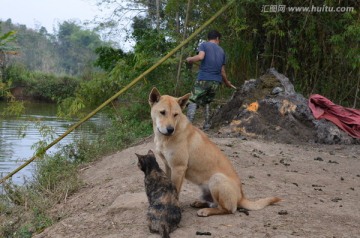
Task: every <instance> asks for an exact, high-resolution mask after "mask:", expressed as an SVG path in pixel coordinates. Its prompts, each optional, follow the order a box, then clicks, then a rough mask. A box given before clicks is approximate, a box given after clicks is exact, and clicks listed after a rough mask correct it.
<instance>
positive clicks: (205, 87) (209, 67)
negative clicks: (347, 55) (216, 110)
mask: <svg viewBox="0 0 360 238" xmlns="http://www.w3.org/2000/svg"><path fill="white" fill-rule="evenodd" d="M220 38H221V34H220V33H219V32H218V31H216V30H212V31H210V32H209V33H208V41H207V42H204V43H202V44H201V45H200V46H199V53H198V54H197V55H195V56H193V57H188V58H186V61H187V62H188V63H195V62H198V61H201V65H200V70H199V73H198V77H197V80H196V82H195V85H194V88H193V90H192V92H191V97H190V103H189V105H188V111H187V117H188V118H189V120H190V121H191V122H192V121H193V120H194V117H195V112H196V108H197V105H200V106H205V123H204V126H203V129H205V130H207V129H209V128H210V126H211V125H210V103H211V102H212V101H213V100H214V98H215V94H216V90H217V88H218V87H219V85H220V84H221V83H222V82H223V83H224V84H225V85H226V86H228V87H229V88H234V89H236V87H235V86H234V85H232V84H231V82H230V81H229V80H228V79H227V77H226V72H225V62H226V59H225V53H224V50H223V49H222V48H221V47H220V46H219V43H220Z"/></svg>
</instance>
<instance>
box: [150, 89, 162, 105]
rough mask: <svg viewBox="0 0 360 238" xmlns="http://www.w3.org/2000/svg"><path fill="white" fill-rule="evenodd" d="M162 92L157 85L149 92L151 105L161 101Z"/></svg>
mask: <svg viewBox="0 0 360 238" xmlns="http://www.w3.org/2000/svg"><path fill="white" fill-rule="evenodd" d="M160 97H161V95H160V92H159V90H158V89H157V88H156V87H153V89H152V90H151V92H150V94H149V104H150V106H153V105H154V104H155V103H157V102H159V100H160Z"/></svg>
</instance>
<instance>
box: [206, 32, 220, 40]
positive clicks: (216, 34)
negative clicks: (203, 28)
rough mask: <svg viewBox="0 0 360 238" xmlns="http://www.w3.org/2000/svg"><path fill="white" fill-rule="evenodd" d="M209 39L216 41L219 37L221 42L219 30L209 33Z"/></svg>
mask: <svg viewBox="0 0 360 238" xmlns="http://www.w3.org/2000/svg"><path fill="white" fill-rule="evenodd" d="M207 37H208V40H216V38H218V37H219V40H220V38H221V34H220V32H218V31H217V30H212V31H209V33H208V36H207Z"/></svg>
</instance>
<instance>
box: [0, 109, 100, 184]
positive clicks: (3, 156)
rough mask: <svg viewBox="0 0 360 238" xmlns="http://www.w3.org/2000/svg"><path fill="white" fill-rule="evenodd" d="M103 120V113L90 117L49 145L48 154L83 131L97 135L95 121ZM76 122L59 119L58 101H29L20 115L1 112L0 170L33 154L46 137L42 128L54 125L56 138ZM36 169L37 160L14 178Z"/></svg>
mask: <svg viewBox="0 0 360 238" xmlns="http://www.w3.org/2000/svg"><path fill="white" fill-rule="evenodd" d="M4 107H5V104H4V103H2V102H0V113H1V112H2V111H3V110H4ZM103 120H104V118H103V117H101V116H95V117H94V118H91V119H90V120H89V121H88V122H86V123H85V124H84V125H82V126H81V127H80V128H78V129H76V130H75V131H73V132H72V133H71V134H70V135H68V136H67V137H65V138H64V139H63V140H62V141H60V142H59V143H58V144H57V145H55V146H54V147H53V148H50V149H49V150H48V151H47V154H49V153H50V154H51V153H54V152H55V151H57V150H58V149H59V148H60V147H61V146H64V145H67V144H70V143H73V142H74V140H75V139H78V138H80V136H81V135H86V136H87V137H90V138H95V137H96V135H97V134H98V133H97V131H96V129H95V128H96V125H101V124H102V121H103ZM75 122H76V121H68V120H63V119H59V118H58V117H56V105H53V104H45V103H27V104H26V112H25V114H24V115H22V116H21V117H5V118H4V117H3V116H0V174H2V176H4V175H6V174H8V173H9V172H11V171H13V170H14V169H16V168H17V167H18V166H20V165H21V164H23V163H24V161H26V160H28V159H30V158H31V157H32V156H33V155H34V153H35V150H34V148H32V147H33V145H34V144H35V143H37V142H39V140H42V139H44V137H43V135H41V132H43V133H45V132H48V131H47V130H49V129H50V128H51V129H52V130H53V132H54V133H53V136H54V139H56V138H57V137H58V136H60V135H62V134H63V133H64V132H65V131H67V129H68V128H69V127H70V126H71V125H72V124H74V123H75ZM50 142H51V141H50ZM33 169H34V162H33V163H32V164H30V165H29V166H27V167H25V168H24V169H22V170H21V171H20V172H18V173H17V174H15V175H14V176H13V178H12V180H13V182H14V183H16V184H22V183H23V182H24V180H29V179H31V175H32V171H33Z"/></svg>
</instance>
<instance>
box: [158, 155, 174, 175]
mask: <svg viewBox="0 0 360 238" xmlns="http://www.w3.org/2000/svg"><path fill="white" fill-rule="evenodd" d="M158 156H159V157H160V158H161V160H162V161H163V163H164V165H165V173H166V175H167V176H168V177H169V178H171V168H170V166H169V164H168V162H167V160H166V158H165V156H164V155H163V154H162V153H158Z"/></svg>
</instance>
